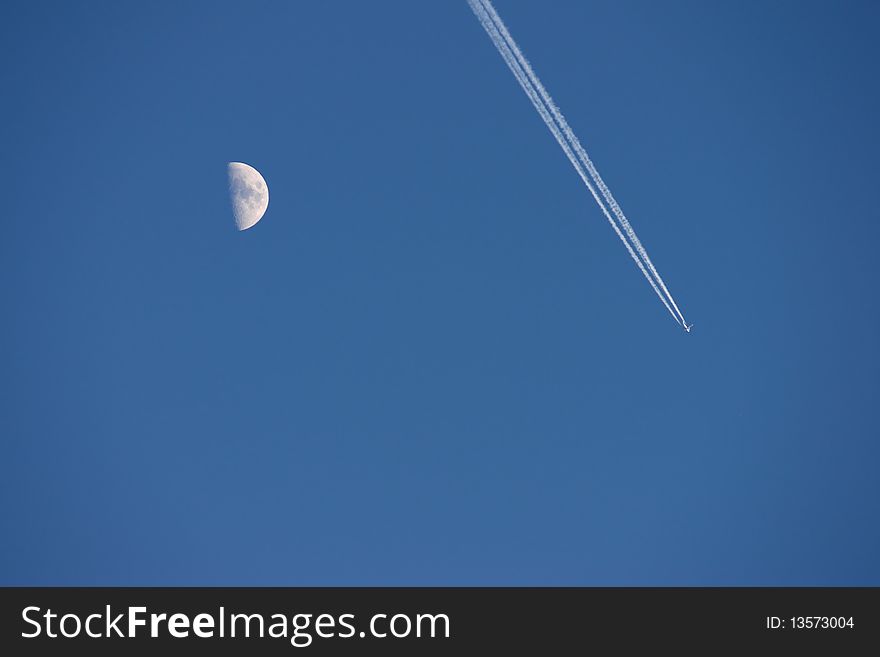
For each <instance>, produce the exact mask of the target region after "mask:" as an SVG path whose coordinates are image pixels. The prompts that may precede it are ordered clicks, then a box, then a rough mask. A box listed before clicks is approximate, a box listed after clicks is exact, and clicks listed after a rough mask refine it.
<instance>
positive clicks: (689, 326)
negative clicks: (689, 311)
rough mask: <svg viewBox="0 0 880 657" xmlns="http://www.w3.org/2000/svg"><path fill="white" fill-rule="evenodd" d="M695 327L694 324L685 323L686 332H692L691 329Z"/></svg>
mask: <svg viewBox="0 0 880 657" xmlns="http://www.w3.org/2000/svg"><path fill="white" fill-rule="evenodd" d="M693 327H694V325H693V324H690V325H688V324H685V325H684V330H685V331H686V332H688V333H690V332H691V329H692V328H693Z"/></svg>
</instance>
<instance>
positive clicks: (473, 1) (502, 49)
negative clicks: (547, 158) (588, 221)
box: [468, 0, 681, 323]
mask: <svg viewBox="0 0 880 657" xmlns="http://www.w3.org/2000/svg"><path fill="white" fill-rule="evenodd" d="M468 3H469V4H470V6H471V9H473V11H474V13H475V14H476V15H477V18H479V19H480V23H481V24H482V25H483V28H484V29H485V30H486V32H487V34H488V35H489V38H490V39H492V43H494V44H495V47H496V48H497V50H498V52H499V53H501V57H502V58H503V59H504V61H505V62H506V63H507V66H508V67H509V68H510V70H511V71H512V72H513V75H514V76H515V77H516V79H517V80H518V81H519V83H520V86H521V87H522V88H523V90H524V91H525V92H526V94H527V95H528V97H529V98H530V99H531V101H532V104H533V105H534V106H535V109H536V110H538V114H540V115H541V118H542V119H544V123H545V124H546V125H547V127H548V128H549V129H550V132H551V133H553V136H554V137H555V138H556V141H557V142H558V143H559V145H560V146H561V147H562V150H563V151H564V152H565V154H566V156H568V159H569V161H570V162H571V164H572V166H573V167H574V168H575V171H577V173H578V175H579V176H580V177H581V180H583V181H584V184H585V185H586V186H587V189H589V190H590V193H591V194H592V195H593V198H594V199H596V203H598V204H599V207H600V208H601V209H602V212H603V213H604V214H605V217H606V218H607V219H608V223H610V224H611V227H612V228H614V232H615V233H617V236H618V237H619V238H620V241H621V242H623V244H624V246H626V250H627V251H628V252H629V254H630V256H632V259H633V260H634V261H635V263H636V264H637V265H638V266H639V269H640V270H641V271H642V274H644V275H645V278H646V279H647V280H648V282H649V283H650V284H651V287H652V288H654V292H656V293H657V296H658V297H659V298H660V301H662V302H663V305H664V306H666V309H667V310H668V311H669V314H670V315H672V318H673V319H674V320H675V321H676V322H679V323H681V322H680V320H679V319H678V317H677V316H676V314H675V312H674V311H673V310H672V308H671V307H670V306H669V303H668V302H667V301H666V298H665V297H664V296H663V293H662V292H661V291H660V290H659V288H658V287H657V284H656V283H655V282H654V279H652V278H651V275H650V274H649V273H648V271H647V270H646V269H645V266H644V264H642V261H641V260H640V259H639V257H638V256H637V255H636V253H635V251H633V248H632V246H630V243H629V242H627V240H626V237H624V235H623V233H622V232H621V231H620V228H619V227H618V226H617V224H616V223H615V221H614V219H613V218H612V217H611V214H610V213H609V212H608V209H607V208H606V207H605V204H604V203H603V202H602V199H600V198H599V195H598V194H597V193H596V190H595V188H594V187H593V185H592V184H591V183H590V179H589V178H588V177H587V174H586V173H585V172H584V169H583V167H582V166H581V164H580V162H578V159H577V157H576V156H575V154H574V153H573V152H572V150H571V147H570V146H569V144H568V142H566V140H565V138H564V137H563V136H562V133H561V132H560V131H559V128H558V126H557V125H556V124H555V123H554V122H553V119H552V117H551V116H550V114H549V113H548V111H547V108H546V107H544V104H543V103H542V102H541V99H540V98H539V97H538V95H537V92H536V91H535V89H533V88H532V86H531V84H530V83H529V80H528V78H527V77H526V74H525V72H524V71H523V70H522V69H521V68H520V66H519V64H518V63H517V61H516V58H515V57H514V55H513V53H512V52H511V50H510V48H509V47H508V46H507V44H506V43H505V42H504V38H503V37H502V36H501V34H500V32H498V30H497V28H496V27H495V25H494V24H493V23H492V19H491V18H489V15H488V14H487V13H486V11H485V10H484V9H483V7H482V6H481V5H480V4H479V1H478V0H468Z"/></svg>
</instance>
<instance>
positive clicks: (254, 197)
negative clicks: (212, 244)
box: [227, 162, 269, 230]
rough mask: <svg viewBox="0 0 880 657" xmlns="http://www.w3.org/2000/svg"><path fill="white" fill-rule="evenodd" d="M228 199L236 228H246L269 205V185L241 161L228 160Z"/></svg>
mask: <svg viewBox="0 0 880 657" xmlns="http://www.w3.org/2000/svg"><path fill="white" fill-rule="evenodd" d="M227 171H228V173H229V199H230V200H231V201H232V214H233V216H234V217H235V226H236V228H238V230H247V229H248V228H250V227H251V226H253V225H254V224H255V223H257V222H258V221H259V220H260V219H262V217H263V215H264V214H265V212H266V208H267V207H269V187H268V185H266V181H265V180H264V179H263V176H261V175H260V172H259V171H257V170H256V169H254V168H253V167H252V166H249V165H247V164H245V163H243V162H230V163H229V165H228V167H227Z"/></svg>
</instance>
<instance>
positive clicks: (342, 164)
mask: <svg viewBox="0 0 880 657" xmlns="http://www.w3.org/2000/svg"><path fill="white" fill-rule="evenodd" d="M496 7H497V9H498V11H499V12H500V14H501V16H502V17H503V18H504V19H505V21H506V22H507V24H508V26H509V28H510V29H511V31H512V32H513V34H514V36H515V37H516V38H517V39H518V41H519V43H520V45H521V47H522V48H523V50H524V51H525V53H526V55H527V56H528V57H529V59H530V60H531V62H532V64H533V65H534V67H535V69H536V71H537V73H538V74H539V75H540V76H541V77H542V79H543V81H544V83H545V84H546V86H547V87H548V89H549V90H550V92H551V93H552V94H553V96H554V97H555V99H556V101H557V102H558V103H559V104H560V106H561V108H562V110H563V111H564V112H565V114H566V116H567V118H568V119H569V121H570V123H571V124H572V126H573V128H574V129H575V131H576V132H577V133H578V135H579V136H580V138H581V141H582V142H583V143H584V145H585V146H586V148H587V150H588V151H589V153H590V155H591V156H592V158H593V159H594V161H595V162H596V164H597V166H598V168H599V170H600V171H601V173H602V175H603V176H604V178H605V180H606V182H607V183H608V184H609V186H610V187H611V189H612V191H613V192H614V193H615V195H616V197H617V198H618V200H619V201H620V203H621V205H622V207H623V208H624V210H625V211H626V213H627V215H628V216H629V217H630V219H631V221H632V223H633V225H634V226H635V228H636V230H637V231H638V233H639V236H640V237H641V239H642V241H643V242H644V244H645V245H646V247H647V248H648V250H649V252H650V254H651V256H652V258H653V260H654V262H655V264H656V265H657V266H658V268H659V270H660V272H661V274H662V275H663V276H664V278H665V280H666V282H667V283H668V285H669V287H670V289H671V291H672V292H673V294H674V295H675V296H676V299H677V300H678V301H679V303H680V305H681V307H682V309H683V310H684V312H685V315H686V316H687V317H688V319H689V320H690V321H693V322H694V323H695V328H694V331H693V332H692V333H691V334H690V335H687V334H685V333H684V332H683V331H682V330H681V329H680V328H679V327H678V326H677V325H676V324H675V323H674V322H673V321H672V319H671V318H670V317H669V315H668V314H667V313H666V311H665V309H664V308H663V307H662V305H661V304H660V303H659V301H658V300H657V298H656V297H655V296H654V295H653V293H652V291H651V289H650V287H649V286H648V285H647V283H646V282H645V280H644V279H643V278H642V276H641V274H640V273H639V272H638V270H637V269H636V267H635V266H634V264H633V262H632V261H631V260H630V258H629V256H628V255H627V254H626V251H625V250H624V248H623V246H622V245H621V244H620V242H619V241H618V239H617V237H616V236H615V235H614V233H613V231H612V230H611V228H610V227H609V226H608V224H607V222H606V220H605V219H604V217H603V216H602V215H601V213H600V212H599V209H598V207H597V206H596V204H595V203H594V201H593V200H592V199H591V197H590V195H589V193H588V192H587V190H586V189H585V188H584V187H583V185H582V184H581V183H580V181H579V179H578V178H577V176H576V175H575V173H574V171H573V170H572V168H571V166H570V165H569V163H568V162H567V160H566V159H565V157H564V155H563V154H562V152H561V151H560V149H559V147H558V146H557V145H556V143H555V142H554V141H553V139H552V137H551V135H550V133H549V132H548V131H547V129H546V128H545V127H544V125H543V124H542V123H541V121H540V119H539V118H538V116H537V114H536V113H535V111H534V109H533V108H532V107H531V105H530V104H529V101H528V99H527V98H526V96H525V95H524V94H523V93H522V91H521V90H520V89H519V87H518V86H517V84H516V82H515V80H514V78H513V77H512V76H511V74H510V73H509V71H508V70H507V68H506V67H505V66H504V64H503V62H502V60H501V58H500V57H499V56H498V54H497V53H496V51H495V50H494V48H493V47H492V45H491V43H490V41H489V40H488V38H487V37H486V35H485V33H484V32H483V30H482V28H481V27H480V25H479V23H478V22H477V20H476V19H475V18H474V16H473V15H472V13H471V11H470V9H469V8H468V6H467V3H466V2H465V1H464V0H461V1H460V2H451V1H443V2H431V3H427V2H409V1H403V0H397V1H393V2H369V3H367V2H340V3H320V2H317V3H316V2H309V3H305V2H296V3H294V2H253V3H251V2H248V3H243V2H207V1H206V2H198V3H194V2H180V3H178V2H175V3H171V2H162V3H149V2H75V3H74V2H70V3H68V2H56V3H46V2H5V3H3V7H2V10H0V44H2V57H0V76H2V77H0V80H2V86H3V89H4V90H5V93H4V101H3V103H2V107H0V117H2V121H0V143H2V144H3V148H2V149H0V180H2V183H0V184H2V188H3V196H4V198H5V203H4V207H5V210H4V211H3V216H4V220H5V230H4V236H3V238H2V239H0V280H2V281H3V284H2V285H0V302H2V313H3V321H2V323H0V337H2V341H0V436H2V452H0V491H2V497H0V536H2V541H0V583H2V584H142V585H160V584H180V585H185V584H279V585H280V584H284V585H288V584H289V585H297V584H314V585H340V584H358V585H359V584H389V585H391V584H404V585H410V584H437V585H446V584H475V585H482V584H504V585H506V584H527V585H531V584H552V585H568V584H605V585H632V584H649V585H654V584H676V585H705V584H797V585H801V584H822V585H832V584H873V585H878V584H880V560H878V559H877V555H878V553H880V523H878V517H880V509H878V505H880V478H878V475H877V468H878V462H880V445H878V438H880V432H878V426H880V417H878V415H880V406H878V397H880V342H878V336H880V296H878V293H877V280H878V262H877V255H876V254H877V241H878V238H880V217H878V210H877V202H876V190H877V179H878V166H877V152H878V150H880V128H878V122H877V117H878V116H880V92H878V87H877V80H878V70H877V63H878V61H880V41H878V40H877V38H876V35H877V32H878V28H880V5H878V4H877V3H873V2H793V1H792V2H773V3H766V2H758V1H754V0H753V1H749V2H726V3H722V2H712V3H705V2H664V3H656V2H634V1H626V2H616V1H615V2H611V1H603V2H554V3H552V4H549V3H538V2H522V1H519V2H517V1H514V0H497V2H496ZM228 161H242V162H246V163H248V164H251V165H252V166H254V167H256V168H257V169H259V170H260V171H261V172H262V173H263V175H264V176H265V178H266V181H267V182H268V184H269V189H270V202H269V209H268V212H267V213H266V215H265V217H264V218H263V220H262V221H261V222H260V223H259V224H258V225H257V226H256V227H255V228H253V229H251V230H249V231H246V232H243V233H239V232H236V230H235V229H234V225H233V220H232V215H231V211H230V207H229V204H228V198H227V191H226V173H225V166H226V162H228Z"/></svg>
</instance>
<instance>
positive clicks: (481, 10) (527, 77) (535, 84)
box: [468, 0, 687, 326]
mask: <svg viewBox="0 0 880 657" xmlns="http://www.w3.org/2000/svg"><path fill="white" fill-rule="evenodd" d="M468 4H469V5H470V6H471V9H472V10H473V11H474V13H475V14H476V15H477V17H478V18H479V19H480V22H481V23H482V25H483V28H484V29H485V30H486V32H487V33H488V34H489V37H490V38H491V39H492V42H493V43H494V45H495V47H496V48H497V49H498V51H499V53H500V54H501V56H502V57H503V58H504V60H505V62H506V63H507V65H508V67H509V68H510V70H511V71H512V72H513V74H514V76H515V77H516V78H517V80H518V81H519V83H520V86H521V87H522V88H523V90H524V91H525V92H526V94H527V95H528V96H529V98H530V99H531V101H532V104H533V105H534V106H535V109H537V110H538V113H539V114H540V115H541V118H543V119H544V122H545V123H546V124H547V127H548V128H550V131H551V132H552V133H553V135H554V137H556V140H557V141H558V142H559V145H560V146H562V148H563V150H564V151H565V152H566V155H568V156H569V160H570V161H571V163H572V165H574V167H575V169H576V170H577V172H578V174H579V175H580V176H581V178H582V179H583V181H584V183H585V184H586V185H587V187H588V188H589V190H590V192H592V194H593V198H595V199H596V202H597V203H598V204H599V207H601V208H602V211H603V213H604V214H605V216H606V217H607V218H608V220H609V222H610V223H611V225H612V226H613V227H614V229H615V232H617V234H618V236H619V237H620V238H621V240H622V241H623V243H624V244H625V245H626V247H627V250H628V251H629V253H630V255H631V256H632V257H633V259H634V260H635V261H636V263H637V264H638V265H639V269H641V270H642V273H643V274H644V275H645V278H647V279H648V282H649V283H651V287H653V288H654V291H655V292H656V293H657V296H658V297H659V298H660V300H661V301H662V302H663V304H664V305H665V306H666V309H667V310H669V312H670V314H671V315H672V316H673V318H674V319H675V320H676V321H677V322H678V323H679V324H681V325H683V326H687V324H686V322H685V319H684V315H682V313H681V311H680V310H679V309H678V306H677V305H676V303H675V300H674V299H673V297H672V295H671V294H670V293H669V290H668V289H667V287H666V285H665V283H664V282H663V279H662V278H661V277H660V274H659V273H658V272H657V270H656V268H655V267H654V264H653V263H652V262H651V259H650V258H649V257H648V253H647V251H646V250H645V248H644V246H642V243H641V241H640V240H639V238H638V237H637V236H636V234H635V231H634V230H633V228H632V226H631V225H630V223H629V221H628V220H627V218H626V216H625V215H624V214H623V211H622V210H621V209H620V206H619V205H618V204H617V202H616V201H615V199H614V197H613V196H612V195H611V191H610V190H609V189H608V187H607V186H606V185H605V182H604V181H603V180H602V178H601V176H600V175H599V172H598V171H597V170H596V167H595V166H594V165H593V162H592V160H590V158H589V156H588V155H587V153H586V151H585V150H584V148H583V146H581V144H580V141H579V140H578V138H577V136H576V135H575V134H574V132H573V131H572V129H571V128H570V127H569V125H568V123H567V122H566V120H565V117H564V116H563V115H562V113H561V112H560V110H559V108H558V107H557V106H556V104H555V103H554V102H553V99H552V98H551V97H550V94H549V93H548V92H547V90H546V89H545V88H544V86H543V84H541V81H540V80H539V79H538V76H537V75H536V74H535V72H534V70H533V69H532V68H531V65H530V64H529V63H528V61H527V60H526V58H525V56H524V55H523V54H522V51H521V50H520V49H519V46H518V45H517V43H516V41H515V40H514V39H513V37H512V36H511V35H510V32H509V31H508V30H507V27H506V26H505V25H504V22H503V21H502V20H501V17H500V16H499V15H498V12H496V11H495V8H494V7H493V6H492V3H491V1H490V0H468ZM539 95H540V97H539ZM548 109H549V112H548ZM551 114H552V117H551ZM563 134H564V135H565V137H564V138H563ZM566 140H567V141H566ZM572 149H574V151H575V153H576V154H577V157H578V158H579V159H580V162H578V161H576V160H575V159H573V158H572V154H571V150H572ZM581 165H582V166H581ZM583 167H585V168H586V170H587V172H588V173H589V175H590V177H591V178H592V181H593V183H594V184H595V186H596V187H597V188H598V189H599V191H600V192H601V194H602V197H603V198H604V200H605V203H607V204H608V206H609V207H610V208H611V211H612V212H613V213H614V215H615V217H616V218H617V220H618V221H619V222H620V225H621V226H622V227H623V229H624V231H625V232H626V234H627V236H628V237H629V238H630V241H631V242H632V245H634V246H635V248H636V250H637V251H638V253H639V255H640V256H641V259H639V257H638V256H636V255H635V253H634V252H633V249H632V246H631V245H630V243H629V242H628V241H627V240H626V238H624V236H623V234H622V233H621V231H620V229H619V228H618V226H617V223H615V222H614V220H613V219H612V218H611V216H610V215H609V213H608V210H607V209H606V207H605V204H604V203H603V202H602V201H601V200H600V199H599V197H598V195H597V194H596V192H595V190H594V188H593V185H591V184H590V181H589V180H588V179H587V177H586V176H585V175H584V171H583ZM646 266H647V268H648V270H650V272H651V274H653V278H652V276H651V274H649V273H648V270H646V269H645V267H646ZM655 278H656V282H655V280H654V279H655ZM658 284H659V285H660V287H661V288H662V289H663V292H662V293H661V292H660V289H658V287H657V285H658ZM664 293H665V296H664ZM667 298H668V302H667ZM670 303H671V304H672V308H675V311H673V310H672V308H671V307H670V305H669V304H670Z"/></svg>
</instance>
